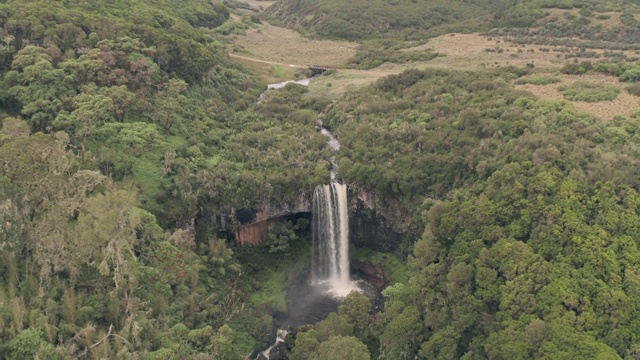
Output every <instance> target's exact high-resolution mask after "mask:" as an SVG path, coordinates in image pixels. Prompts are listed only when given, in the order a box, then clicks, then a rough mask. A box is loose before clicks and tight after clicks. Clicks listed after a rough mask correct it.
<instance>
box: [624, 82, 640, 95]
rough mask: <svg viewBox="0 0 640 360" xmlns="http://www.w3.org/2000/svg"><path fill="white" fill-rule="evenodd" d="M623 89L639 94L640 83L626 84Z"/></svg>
mask: <svg viewBox="0 0 640 360" xmlns="http://www.w3.org/2000/svg"><path fill="white" fill-rule="evenodd" d="M625 90H627V92H628V93H629V94H631V95H635V96H640V84H632V85H627V87H625Z"/></svg>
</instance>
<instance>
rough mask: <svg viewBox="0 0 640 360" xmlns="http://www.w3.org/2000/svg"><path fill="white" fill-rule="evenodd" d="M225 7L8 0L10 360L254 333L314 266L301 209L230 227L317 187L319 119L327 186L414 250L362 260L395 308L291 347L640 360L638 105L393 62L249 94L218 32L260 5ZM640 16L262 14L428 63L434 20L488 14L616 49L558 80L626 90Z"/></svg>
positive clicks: (400, 355) (585, 91)
mask: <svg viewBox="0 0 640 360" xmlns="http://www.w3.org/2000/svg"><path fill="white" fill-rule="evenodd" d="M229 6H237V7H240V5H239V4H235V5H234V3H233V2H229V3H228V4H226V5H225V4H223V3H221V2H217V1H216V2H213V3H211V2H209V1H204V0H189V1H187V2H184V1H176V0H156V1H151V2H139V1H138V2H136V1H130V0H114V1H111V2H104V1H97V2H96V1H92V2H89V1H63V2H59V3H55V4H51V3H49V2H46V1H40V0H38V1H26V0H7V1H5V2H2V3H0V21H2V23H3V26H2V27H0V41H2V43H1V44H0V81H1V82H2V86H0V123H1V127H0V129H1V130H0V257H1V258H2V259H3V261H1V262H0V359H34V358H40V359H45V358H46V359H74V358H87V359H103V358H108V359H111V358H113V359H205V358H206V359H210V358H214V359H234V360H235V359H244V358H247V357H248V356H249V355H250V354H251V352H252V351H253V350H254V349H257V348H265V347H266V346H268V344H269V340H270V335H271V334H272V333H273V331H274V326H275V324H274V320H273V318H272V315H273V313H274V312H281V311H284V310H286V299H285V289H286V288H287V286H288V285H289V284H291V283H294V282H297V281H299V280H300V279H299V276H301V275H302V274H303V273H304V272H305V271H304V270H305V269H308V266H309V257H310V256H309V246H310V245H309V239H308V235H309V231H308V230H309V221H308V217H305V216H306V215H296V216H291V217H286V218H285V219H280V220H279V221H275V220H274V221H273V222H270V223H269V224H265V225H267V226H266V227H268V234H267V236H265V238H266V240H265V241H264V242H263V243H261V244H258V245H255V246H246V247H241V246H238V245H236V244H235V242H234V241H233V239H232V238H233V234H234V232H235V231H236V230H239V229H240V226H241V225H242V224H241V223H244V222H247V221H251V219H252V218H253V216H254V215H255V214H256V213H258V212H259V211H260V210H263V209H265V208H267V207H268V208H269V209H283V208H285V207H286V206H289V205H291V204H296V203H298V202H299V201H303V200H305V199H308V197H309V194H311V192H312V191H313V189H314V187H315V186H316V185H318V184H322V183H327V182H328V181H329V180H330V171H329V169H330V163H329V161H328V159H330V157H331V156H332V154H333V153H332V152H331V151H330V150H329V149H328V148H327V146H326V141H327V139H326V137H325V136H323V135H322V134H320V133H318V132H317V131H316V130H315V126H316V125H317V121H318V119H320V120H322V121H323V123H324V124H325V125H326V126H328V127H330V128H331V130H332V132H334V133H335V134H336V136H337V137H338V138H339V139H340V144H341V147H340V150H339V151H338V153H337V161H338V165H339V177H340V178H341V179H344V180H345V181H346V182H347V183H348V184H350V185H352V189H358V191H360V190H362V191H366V193H368V194H370V195H371V196H372V199H371V200H372V203H373V204H375V209H376V211H377V212H378V214H377V216H378V215H379V216H383V217H384V218H385V221H386V222H388V223H389V224H390V225H391V226H392V227H393V228H394V229H399V230H404V231H406V236H405V239H406V240H405V241H404V243H403V244H401V247H400V249H399V250H396V253H393V254H392V253H380V252H374V251H371V250H367V249H361V248H356V249H354V251H353V257H354V258H355V259H358V260H361V261H366V262H369V263H372V264H375V265H379V266H384V268H385V270H386V271H387V273H388V274H389V275H390V277H391V278H392V280H393V283H394V284H393V285H392V286H390V287H388V288H387V289H385V290H384V291H383V293H382V295H383V296H384V302H385V304H384V310H382V311H381V312H379V313H376V314H372V313H370V310H371V304H370V303H369V300H367V298H366V297H364V296H363V295H362V294H359V293H352V294H350V295H349V296H348V297H347V298H346V299H345V300H344V301H343V302H342V304H341V305H340V307H339V309H338V312H337V313H334V314H331V315H330V316H329V317H328V318H327V319H325V320H323V321H321V322H319V323H318V324H316V325H315V326H311V327H303V328H301V329H299V331H298V332H297V334H296V335H295V338H292V339H288V340H287V343H288V345H289V346H290V347H291V349H292V351H291V358H292V359H319V360H325V359H326V360H333V359H336V360H337V359H344V358H349V359H369V358H379V359H415V358H424V359H458V358H461V359H486V358H489V359H528V358H542V359H574V358H579V359H618V358H627V359H633V358H636V357H637V356H638V354H639V353H640V331H639V329H640V306H639V305H637V301H636V299H637V298H638V296H640V276H639V275H638V271H639V270H638V269H640V252H639V250H638V249H639V248H640V243H639V241H640V230H639V229H640V195H639V194H638V189H640V137H639V136H638V135H639V134H640V132H639V130H638V129H640V112H639V111H636V112H635V113H634V114H633V115H631V116H628V117H625V116H620V115H618V116H614V117H613V118H612V119H611V120H610V121H600V119H597V118H595V117H594V116H591V115H588V114H584V113H581V112H579V111H577V110H576V109H575V108H574V107H573V106H572V105H571V103H569V102H567V101H548V100H541V99H537V98H535V97H534V96H533V95H532V94H530V93H528V92H526V91H521V90H517V89H515V88H514V86H513V84H514V83H524V84H541V85H542V84H552V83H556V82H558V81H559V77H558V76H555V75H549V74H548V73H545V74H539V73H536V72H535V71H536V70H535V69H532V68H526V69H521V68H516V67H505V68H500V69H496V70H484V69H483V70H478V71H466V72H463V71H456V70H455V69H451V70H446V71H445V70H433V69H431V70H424V71H418V70H408V71H405V72H404V73H402V74H399V75H395V76H389V77H385V78H382V79H380V80H379V81H377V82H374V83H373V84H372V85H370V86H366V87H365V86H362V87H360V88H349V84H351V83H355V82H358V81H361V82H362V83H368V82H370V81H371V78H370V77H364V75H348V74H343V73H341V72H337V73H333V74H330V73H328V74H326V76H324V77H321V78H319V79H318V84H319V86H318V88H315V89H312V91H310V90H308V89H307V88H305V87H302V86H299V85H294V84H291V85H288V86H286V87H285V88H283V89H281V90H278V91H268V92H266V93H264V94H263V95H262V96H261V94H262V92H263V91H264V90H265V84H263V83H261V82H260V81H258V80H257V79H256V78H255V77H254V75H251V74H250V73H248V72H247V69H246V68H245V67H243V66H242V65H239V64H237V63H236V62H234V61H232V60H231V59H230V58H229V57H228V56H227V55H226V53H225V48H224V45H223V44H225V43H228V42H229V39H228V38H224V36H226V35H228V34H239V33H242V32H243V31H244V30H246V29H247V28H248V27H249V26H251V23H252V22H257V21H259V19H257V18H256V17H255V16H251V15H246V14H244V15H242V16H240V17H241V20H240V21H228V20H229V18H230V11H231V10H230V9H229ZM574 7H576V9H574ZM577 7H579V10H578V9H577ZM558 9H561V11H562V12H559V11H558ZM565 10H566V11H565ZM637 10H638V9H637V6H636V5H633V4H630V3H618V2H605V1H601V2H598V1H595V0H594V1H591V0H590V1H586V2H584V1H583V2H572V1H534V2H509V3H503V2H499V3H495V2H483V1H479V2H473V3H470V2H456V1H454V2H443V1H439V0H438V1H434V2H429V4H424V3H420V2H410V1H405V0H399V1H395V2H393V1H392V2H380V1H373V2H371V1H369V2H366V3H365V2H362V1H360V0H357V1H352V2H344V1H340V2H338V1H336V0H323V1H313V2H310V1H307V0H305V1H297V2H296V1H289V0H282V2H280V3H278V4H276V5H274V6H273V7H272V8H271V9H270V10H269V11H268V14H267V16H268V17H269V18H271V19H275V18H278V19H280V21H281V22H282V23H285V24H287V25H289V26H292V27H297V28H304V29H307V30H308V31H309V34H312V35H318V36H326V37H330V38H341V39H356V40H366V41H365V42H364V43H363V44H362V47H361V48H360V49H359V52H358V54H357V55H356V57H355V58H354V59H353V60H352V62H351V65H352V66H356V67H360V68H371V67H375V66H377V65H379V64H380V63H381V62H396V63H407V62H416V61H420V62H426V61H429V60H430V59H432V58H433V57H435V56H437V54H435V53H434V52H433V51H430V50H428V49H423V47H421V46H419V43H420V42H422V41H424V40H425V39H427V38H428V37H429V36H432V35H436V34H440V33H443V32H446V31H452V30H460V31H472V30H474V29H488V28H489V27H491V26H493V25H499V26H500V27H501V28H499V29H498V30H494V31H492V34H495V35H496V36H508V37H510V38H512V39H515V40H514V41H522V42H523V43H527V44H529V43H535V44H538V45H542V44H555V45H560V46H565V47H567V48H568V47H571V48H574V47H578V48H580V50H579V53H580V54H582V55H585V54H591V53H596V52H594V51H591V50H587V49H593V48H601V49H609V50H616V51H618V52H614V51H609V52H607V53H606V54H603V55H602V56H603V57H605V56H606V58H607V60H606V61H602V62H597V63H594V62H590V61H583V62H580V61H575V62H571V63H569V64H567V65H565V66H564V67H563V69H562V72H564V73H567V74H572V75H578V74H585V73H590V72H591V73H602V74H607V75H610V76H616V77H618V79H619V80H620V81H623V82H628V83H631V84H628V85H627V87H626V89H627V91H628V92H629V93H632V94H635V95H638V94H640V91H639V90H638V86H637V83H638V82H640V70H639V68H640V67H639V65H638V63H636V62H634V61H628V60H630V59H629V58H628V56H629V55H628V53H625V54H623V55H624V56H622V55H620V54H621V53H620V51H622V50H625V51H626V50H632V49H636V48H637V44H638V41H637V40H638V26H637V20H636V18H637V16H636V15H637V14H636V13H637ZM238 11H239V10H238ZM604 12H617V13H613V15H608V13H607V15H604ZM558 14H560V15H558ZM616 14H619V15H616ZM618 18H619V19H618ZM614 20H616V21H614ZM617 20H619V21H617ZM598 21H601V23H598ZM603 21H611V22H610V23H609V22H607V23H602V22H603ZM515 27H523V28H521V29H515ZM411 42H413V43H411ZM416 46H417V47H416ZM410 48H411V49H410ZM421 49H422V50H421ZM590 51H591V52H590ZM597 54H600V52H597ZM598 56H599V55H598ZM594 57H595V55H594ZM245 64H246V65H247V67H251V69H250V70H252V71H253V72H254V73H255V74H258V75H259V76H261V77H262V78H264V79H269V78H273V79H278V80H280V79H284V78H288V77H290V76H296V74H295V73H292V72H291V69H290V68H286V67H282V66H274V67H272V66H271V65H268V66H264V67H262V66H257V65H256V64H250V63H246V62H245ZM320 87H321V89H320ZM562 91H563V93H564V95H565V96H566V97H567V99H570V100H578V101H605V100H611V99H614V98H615V97H616V96H617V95H618V93H619V91H620V90H619V89H618V88H617V87H615V86H613V85H596V84H592V83H586V82H576V83H574V84H573V85H572V86H568V87H566V88H564V89H563V90H562ZM343 93H344V94H343ZM241 218H243V220H241ZM411 234H420V235H415V236H414V235H411ZM403 251H406V252H408V253H409V256H408V259H406V260H405V258H404V257H403V258H400V257H398V253H402V252H403ZM403 255H406V254H403Z"/></svg>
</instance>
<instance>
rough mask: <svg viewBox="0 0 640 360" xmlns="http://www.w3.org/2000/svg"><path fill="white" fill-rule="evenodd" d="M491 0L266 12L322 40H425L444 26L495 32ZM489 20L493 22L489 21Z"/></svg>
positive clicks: (326, 4)
mask: <svg viewBox="0 0 640 360" xmlns="http://www.w3.org/2000/svg"><path fill="white" fill-rule="evenodd" d="M491 9H492V6H491V2H488V1H484V2H483V1H480V2H477V3H469V2H464V1H442V0H437V1H429V2H428V3H424V2H416V1H410V0H398V1H393V2H388V1H381V0H375V1H367V0H355V1H349V2H345V1H337V0H322V1H315V0H314V1H311V0H304V1H294V0H283V1H278V2H277V3H275V4H274V5H273V6H271V7H269V8H268V9H267V10H266V11H265V15H266V17H267V19H268V20H269V21H271V22H275V23H276V24H283V25H286V26H287V27H291V28H297V29H304V30H305V31H309V32H311V33H313V34H317V35H319V36H323V37H327V38H332V39H344V40H364V39H379V38H384V37H393V38H398V39H401V40H409V41H412V40H421V39H422V38H423V37H424V35H425V34H435V33H438V31H439V29H440V28H445V27H446V30H440V31H446V32H453V31H455V29H456V24H460V25H459V26H458V28H460V29H467V30H468V29H475V30H476V31H478V30H483V29H487V30H488V29H489V28H490V25H491V23H490V22H491V21H490V20H491V17H490V15H489V14H490V10H491ZM487 20H489V21H487Z"/></svg>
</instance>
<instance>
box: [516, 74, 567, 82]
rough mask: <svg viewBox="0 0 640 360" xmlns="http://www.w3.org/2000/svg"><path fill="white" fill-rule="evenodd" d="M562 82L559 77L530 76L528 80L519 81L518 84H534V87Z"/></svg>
mask: <svg viewBox="0 0 640 360" xmlns="http://www.w3.org/2000/svg"><path fill="white" fill-rule="evenodd" d="M557 82H560V78H559V77H558V76H545V75H540V74H535V75H531V76H528V77H526V78H522V79H519V80H518V81H517V82H516V83H517V84H532V85H549V84H555V83H557Z"/></svg>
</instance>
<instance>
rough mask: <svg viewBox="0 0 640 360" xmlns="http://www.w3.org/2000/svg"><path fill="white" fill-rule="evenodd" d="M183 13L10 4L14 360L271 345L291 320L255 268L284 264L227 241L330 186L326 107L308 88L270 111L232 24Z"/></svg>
mask: <svg viewBox="0 0 640 360" xmlns="http://www.w3.org/2000/svg"><path fill="white" fill-rule="evenodd" d="M182 5H183V2H174V1H149V2H138V1H116V2H94V1H86V2H85V1H66V2H61V3H56V4H55V5H54V4H52V3H50V2H46V1H8V2H4V3H3V4H0V19H1V22H2V23H3V27H2V30H0V32H1V33H2V41H3V45H2V46H1V48H0V51H1V54H2V56H1V59H2V61H1V64H0V69H2V83H3V86H2V87H1V89H0V106H1V109H2V112H1V115H0V117H1V122H2V131H1V132H0V164H2V165H0V168H1V169H0V209H1V211H0V224H1V226H0V254H1V256H2V259H3V260H2V261H0V358H10V359H33V358H34V357H37V358H40V359H51V358H54V357H55V356H59V357H60V358H78V357H85V358H96V359H97V358H141V357H142V358H148V359H168V358H185V357H191V358H196V357H198V356H200V357H204V358H211V356H213V357H214V358H234V359H235V358H244V357H246V356H248V355H249V354H250V353H251V352H252V350H253V349H254V348H259V347H262V346H264V345H265V344H266V342H267V340H268V338H269V336H270V333H271V330H272V329H271V327H272V326H273V323H272V320H271V318H270V316H269V315H268V314H269V313H270V312H271V311H272V310H276V309H277V310H282V308H281V307H282V306H281V305H280V303H278V301H276V300H277V299H276V300H273V296H271V295H270V294H269V293H267V294H265V295H264V296H256V297H253V298H250V296H251V295H260V293H259V289H260V288H261V286H260V283H261V281H262V280H263V279H262V278H261V276H263V277H268V276H271V274H270V272H269V269H267V270H264V268H263V269H262V271H261V273H260V274H259V275H255V274H253V271H258V270H256V269H260V263H259V262H258V261H256V264H242V263H241V261H240V260H238V259H240V258H242V257H243V256H246V257H249V256H250V254H251V252H252V251H257V254H260V256H261V257H263V258H264V261H266V262H272V261H273V258H274V257H276V256H280V253H275V254H274V255H270V253H269V252H268V251H267V250H268V247H267V248H265V249H264V254H262V253H261V251H262V250H260V251H258V250H246V251H245V252H248V254H244V255H243V252H242V250H239V251H236V253H235V254H234V251H233V250H232V249H231V248H230V246H231V245H232V244H231V243H228V242H227V239H226V238H225V237H224V236H221V234H220V233H219V232H218V230H220V227H219V226H216V223H217V222H218V223H219V222H221V221H225V222H226V223H227V229H228V230H232V229H233V228H234V226H237V220H236V218H235V217H232V216H230V214H231V213H232V211H233V209H241V208H251V207H252V206H253V205H254V204H257V203H261V202H265V201H269V202H275V203H278V202H286V201H290V200H291V199H296V198H297V197H298V196H299V192H300V191H303V192H304V191H311V190H313V188H314V186H315V185H316V184H319V183H323V182H327V181H328V180H329V170H328V162H327V161H326V160H324V159H328V157H329V156H328V154H327V151H328V150H326V149H325V140H324V136H322V135H320V134H318V133H316V132H315V130H314V129H313V126H314V125H315V114H316V113H317V112H318V111H319V110H320V109H321V108H322V106H323V105H322V103H316V102H314V101H307V102H303V101H301V97H302V95H303V92H301V91H299V89H296V88H294V89H288V90H290V91H285V92H281V93H278V94H269V96H268V98H267V99H266V100H267V101H265V102H264V104H262V105H258V106H257V107H255V108H254V107H253V105H254V104H255V103H256V102H257V100H258V95H259V94H260V92H261V91H262V90H264V85H263V84H261V83H260V82H259V80H257V79H256V78H255V77H254V76H252V75H250V74H248V73H247V72H246V71H245V70H243V69H242V68H241V67H239V66H237V65H235V64H234V63H232V62H231V60H230V59H229V58H228V57H227V55H226V53H225V51H224V49H223V46H222V43H221V42H220V39H221V35H220V34H218V33H217V29H218V26H219V25H221V24H223V23H224V22H225V21H226V20H227V19H228V17H229V9H228V8H227V7H226V6H224V5H222V4H221V3H214V4H211V3H209V2H207V1H201V2H200V1H192V2H190V3H189V6H182ZM174 10H175V11H174ZM285 230H287V229H283V230H282V231H283V233H286V232H284V231H285ZM288 231H291V229H288ZM305 236H306V234H304V233H303V234H302V235H301V237H300V238H301V240H300V241H303V240H304V238H305ZM292 238H297V237H296V236H292V235H289V236H288V238H287V239H289V240H291V239H292ZM277 240H278V237H276V241H277ZM300 244H301V245H303V243H300ZM304 248H305V247H304V246H302V247H300V246H298V247H297V249H298V250H297V251H301V250H300V249H302V250H304ZM260 249H262V248H260ZM293 249H296V247H295V246H291V247H288V248H287V251H289V252H292V251H294V250H293ZM270 256H271V257H270ZM293 263H294V261H293V260H292V261H290V264H289V265H287V263H286V262H283V263H282V264H281V266H283V267H286V266H292V265H293ZM254 265H255V268H254V267H253V266H254ZM273 270H274V271H275V270H277V269H273ZM267 290H269V289H267ZM272 291H273V290H272ZM55 354H57V355H55Z"/></svg>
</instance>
